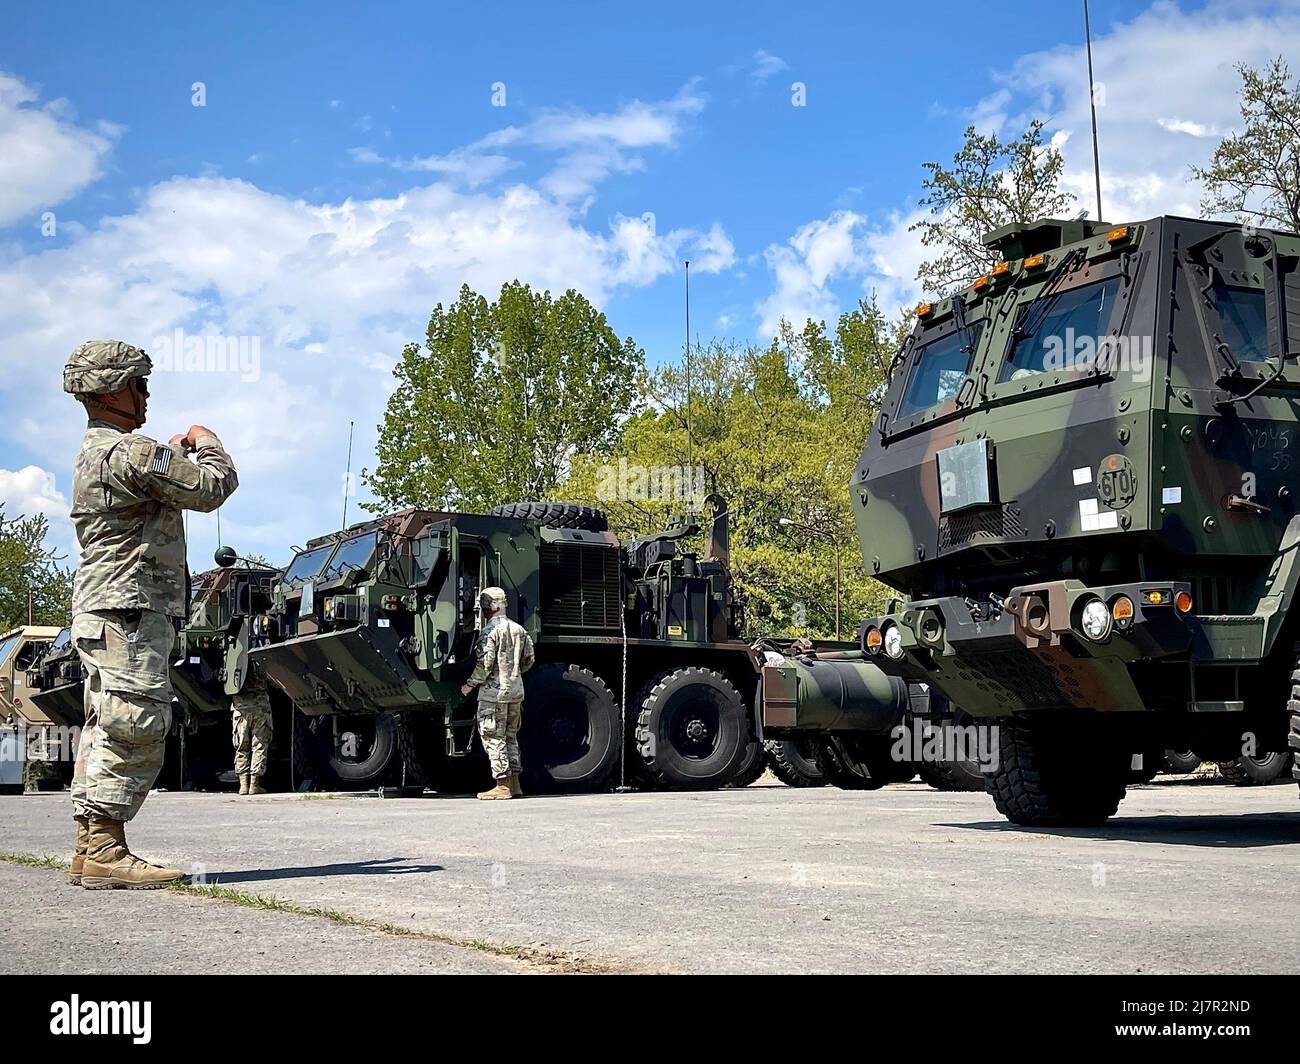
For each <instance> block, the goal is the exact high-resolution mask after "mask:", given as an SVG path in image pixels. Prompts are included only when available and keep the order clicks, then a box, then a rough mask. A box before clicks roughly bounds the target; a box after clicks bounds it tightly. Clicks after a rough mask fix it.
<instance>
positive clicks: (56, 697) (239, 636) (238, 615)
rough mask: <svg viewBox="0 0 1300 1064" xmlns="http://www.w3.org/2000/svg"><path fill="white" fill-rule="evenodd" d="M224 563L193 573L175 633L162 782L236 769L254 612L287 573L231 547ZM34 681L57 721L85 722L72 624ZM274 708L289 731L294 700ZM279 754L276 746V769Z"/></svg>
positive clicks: (41, 703) (181, 785) (180, 783)
mask: <svg viewBox="0 0 1300 1064" xmlns="http://www.w3.org/2000/svg"><path fill="white" fill-rule="evenodd" d="M217 563H218V567H217V568H216V569H213V570H210V571H209V572H205V573H200V574H199V575H198V576H196V577H195V578H194V580H193V585H192V588H191V595H190V615H189V619H188V622H187V623H186V625H185V627H184V628H182V629H181V631H180V633H179V634H178V636H177V640H176V647H175V650H174V654H173V660H172V666H171V679H172V690H173V692H174V694H175V696H176V700H175V701H174V702H173V703H172V727H171V730H170V732H169V733H168V737H167V753H166V760H165V761H164V764H163V769H162V772H161V773H160V775H159V786H162V787H169V788H174V789H177V790H190V789H198V790H216V789H220V787H221V786H222V783H223V780H222V775H223V774H224V773H226V772H227V771H229V770H231V765H232V763H233V759H234V755H233V752H232V749H231V737H230V726H231V719H230V699H231V696H232V695H233V694H234V693H235V692H237V691H238V690H239V689H240V687H241V685H242V683H243V677H244V676H245V675H246V673H247V669H248V649H249V645H250V641H251V627H252V626H251V618H252V617H254V616H259V615H261V613H262V612H263V611H265V610H266V608H267V607H268V606H269V605H270V602H271V589H272V588H273V586H274V584H275V582H276V580H277V579H278V578H279V576H280V570H278V569H272V568H269V567H266V566H261V565H255V564H252V563H249V562H244V561H242V560H241V559H239V558H237V556H236V555H235V553H234V551H232V550H231V549H230V548H228V547H223V548H222V549H221V550H219V551H218V552H217ZM28 683H29V684H30V687H31V698H30V700H31V701H32V702H33V703H34V704H35V705H36V706H38V707H39V708H40V710H41V711H42V712H43V713H44V714H45V715H47V716H48V717H49V718H50V719H51V720H53V721H54V722H55V723H58V724H62V725H64V726H66V727H77V728H79V727H81V726H82V725H83V724H84V723H85V709H84V703H83V697H84V685H83V674H82V669H81V661H80V659H79V657H78V655H77V651H76V648H75V647H73V646H72V645H71V643H70V642H69V641H68V630H67V629H66V628H65V629H63V631H62V632H60V633H59V634H58V637H57V638H56V639H55V640H54V641H53V642H52V643H51V644H50V645H49V647H48V648H47V649H46V650H45V651H44V653H43V654H42V655H41V656H40V657H39V658H38V659H37V660H36V661H35V662H34V664H33V666H32V667H31V671H30V672H29V674H28ZM272 709H273V711H274V712H275V725H276V731H277V735H287V734H288V732H289V727H290V721H289V713H290V711H291V707H290V706H288V704H287V703H285V702H282V701H281V702H279V703H277V701H276V700H275V699H273V700H272ZM283 745H284V746H286V747H287V743H286V744H283ZM276 746H277V747H278V746H281V744H280V743H279V742H278V741H277V744H276ZM275 755H276V749H275V748H274V747H273V750H272V762H273V765H272V768H273V772H274V771H275V769H276V768H277V766H276V765H275V762H276V760H277V759H276V756H275ZM281 774H282V775H283V773H281Z"/></svg>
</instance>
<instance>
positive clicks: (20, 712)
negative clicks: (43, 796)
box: [0, 625, 73, 790]
mask: <svg viewBox="0 0 1300 1064" xmlns="http://www.w3.org/2000/svg"><path fill="white" fill-rule="evenodd" d="M62 634H63V633H61V632H60V631H59V629H58V628H55V627H51V626H48V625H24V626H22V627H20V628H14V629H13V630H11V631H9V632H6V633H5V634H4V635H3V636H0V725H4V726H7V728H9V729H11V730H12V732H13V745H12V746H11V747H10V749H11V750H15V751H16V750H18V749H19V747H21V748H22V753H23V755H24V756H23V762H24V766H23V783H24V786H25V787H26V789H28V790H50V789H54V790H57V789H58V788H60V787H63V786H66V785H67V784H68V783H69V782H70V781H71V779H72V769H73V762H72V758H71V755H70V751H71V741H70V738H69V735H68V733H67V731H66V729H65V728H64V727H63V726H64V725H65V724H66V723H67V722H66V721H64V720H63V719H62V718H61V717H60V716H59V715H57V714H55V715H51V714H48V713H46V712H45V711H44V710H43V709H42V708H41V707H40V705H39V704H37V702H36V701H35V700H34V699H33V698H32V694H33V691H32V689H31V686H30V677H29V675H28V670H29V669H30V668H31V667H32V665H33V664H35V662H36V661H37V660H38V659H39V658H40V656H41V654H42V653H43V652H44V651H45V649H46V648H47V647H48V646H50V644H51V643H53V642H54V641H55V640H56V639H57V638H59V637H60V636H61V635H62Z"/></svg>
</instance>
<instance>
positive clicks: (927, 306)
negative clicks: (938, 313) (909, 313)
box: [916, 303, 934, 318]
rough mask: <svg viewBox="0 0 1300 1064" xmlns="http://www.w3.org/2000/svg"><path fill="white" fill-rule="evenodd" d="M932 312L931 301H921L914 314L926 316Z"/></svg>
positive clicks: (920, 316) (921, 316)
mask: <svg viewBox="0 0 1300 1064" xmlns="http://www.w3.org/2000/svg"><path fill="white" fill-rule="evenodd" d="M933 313H934V304H933V303H922V304H921V305H920V306H919V307H917V308H916V316H917V317H918V318H928V317H929V316H930V315H931V314H933Z"/></svg>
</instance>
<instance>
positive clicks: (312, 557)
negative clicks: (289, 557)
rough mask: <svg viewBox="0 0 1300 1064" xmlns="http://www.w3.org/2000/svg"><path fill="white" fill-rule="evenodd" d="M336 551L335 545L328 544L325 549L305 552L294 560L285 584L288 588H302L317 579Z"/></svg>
mask: <svg viewBox="0 0 1300 1064" xmlns="http://www.w3.org/2000/svg"><path fill="white" fill-rule="evenodd" d="M333 550H334V544H333V543H326V544H325V546H323V547H316V548H315V549H314V550H309V551H303V553H301V554H299V555H298V556H297V557H295V558H294V559H293V563H292V564H291V565H290V566H289V568H288V570H286V572H285V574H284V584H285V586H286V587H301V586H302V585H303V584H305V583H306V582H307V581H308V580H312V579H314V578H315V576H316V574H317V573H319V572H320V571H321V567H322V566H323V565H324V564H325V559H327V558H328V557H329V556H330V554H331V553H332V552H333Z"/></svg>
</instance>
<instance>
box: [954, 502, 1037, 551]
mask: <svg viewBox="0 0 1300 1064" xmlns="http://www.w3.org/2000/svg"><path fill="white" fill-rule="evenodd" d="M1027 534H1028V530H1027V529H1026V528H1025V523H1024V521H1022V520H1021V519H1020V509H1019V507H1017V506H1016V505H1015V503H1006V504H1005V505H1003V506H999V507H997V508H995V509H990V508H987V507H984V508H981V509H978V510H970V511H967V512H966V513H961V514H949V515H948V516H946V517H942V518H940V519H939V553H940V554H942V553H944V551H949V550H956V549H957V548H958V547H967V546H970V544H972V543H980V542H983V541H986V540H987V541H990V542H992V541H994V540H1003V539H1024V538H1025V536H1026V535H1027Z"/></svg>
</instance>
